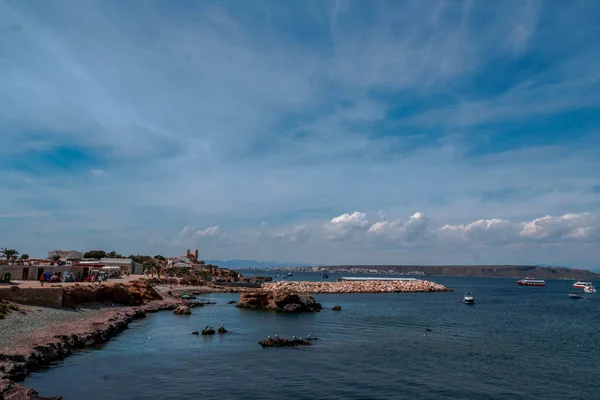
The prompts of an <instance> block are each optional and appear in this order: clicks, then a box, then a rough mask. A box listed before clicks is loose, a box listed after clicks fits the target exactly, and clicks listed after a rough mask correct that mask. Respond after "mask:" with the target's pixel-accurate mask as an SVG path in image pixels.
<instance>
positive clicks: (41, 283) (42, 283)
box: [40, 273, 44, 286]
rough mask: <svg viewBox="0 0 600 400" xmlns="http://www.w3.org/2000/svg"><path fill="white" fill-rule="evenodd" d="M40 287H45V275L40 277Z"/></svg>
mask: <svg viewBox="0 0 600 400" xmlns="http://www.w3.org/2000/svg"><path fill="white" fill-rule="evenodd" d="M40 285H42V286H44V274H43V273H42V274H41V275H40Z"/></svg>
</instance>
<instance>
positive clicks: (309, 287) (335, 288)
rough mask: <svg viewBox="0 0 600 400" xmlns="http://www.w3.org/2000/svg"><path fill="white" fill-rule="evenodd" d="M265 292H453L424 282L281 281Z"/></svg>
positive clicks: (266, 285)
mask: <svg viewBox="0 0 600 400" xmlns="http://www.w3.org/2000/svg"><path fill="white" fill-rule="evenodd" d="M263 290H265V291H273V292H282V291H292V292H296V293H313V294H314V293H397V292H451V291H452V289H448V288H447V287H445V286H442V285H439V284H437V283H434V282H430V281H424V280H419V279H417V280H414V281H378V280H372V281H344V282H307V281H281V282H276V283H265V284H264V285H263Z"/></svg>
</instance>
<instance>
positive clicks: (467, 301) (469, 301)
mask: <svg viewBox="0 0 600 400" xmlns="http://www.w3.org/2000/svg"><path fill="white" fill-rule="evenodd" d="M464 303H465V304H475V296H474V295H473V293H471V292H467V293H465V299H464Z"/></svg>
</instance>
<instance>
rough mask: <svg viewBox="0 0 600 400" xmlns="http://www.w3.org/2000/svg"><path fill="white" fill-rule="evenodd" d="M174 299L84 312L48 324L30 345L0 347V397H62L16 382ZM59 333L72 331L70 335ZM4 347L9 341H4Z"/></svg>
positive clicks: (30, 399)
mask: <svg viewBox="0 0 600 400" xmlns="http://www.w3.org/2000/svg"><path fill="white" fill-rule="evenodd" d="M177 305H178V304H177V302H175V301H173V300H158V301H152V302H150V303H148V304H145V305H142V306H140V307H120V308H115V309H109V310H101V311H95V312H90V313H87V314H86V315H84V316H82V317H81V319H80V320H77V321H74V322H69V323H64V324H56V325H54V326H49V327H47V329H44V331H43V332H40V334H41V335H36V336H33V335H32V337H31V338H30V339H31V340H32V342H31V345H29V346H14V347H13V346H11V347H3V348H2V349H0V351H1V352H0V398H2V399H12V400H34V399H62V397H61V396H58V397H49V398H46V397H41V396H39V395H38V393H37V392H36V391H35V390H33V389H31V388H27V387H25V386H23V385H21V384H19V383H18V382H21V381H23V379H24V378H25V377H26V376H27V375H28V374H29V373H30V372H32V371H35V370H39V369H40V368H43V367H45V366H47V365H49V364H50V363H52V362H55V361H59V360H62V359H64V358H65V357H67V356H69V355H70V354H71V353H72V352H73V350H78V349H83V348H87V347H93V346H96V345H99V344H102V343H106V342H107V341H108V340H110V339H111V338H113V337H114V336H117V335H119V334H120V333H121V332H123V331H124V330H125V329H127V328H128V326H129V324H130V323H131V322H132V321H134V320H137V319H140V318H145V317H146V313H152V312H158V311H161V310H173V309H175V308H176V307H177ZM32 312H33V311H32ZM62 332H71V333H70V334H69V335H65V334H61V333H62ZM5 345H6V346H8V345H9V344H8V343H6V344H5Z"/></svg>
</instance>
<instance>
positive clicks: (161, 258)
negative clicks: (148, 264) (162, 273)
mask: <svg viewBox="0 0 600 400" xmlns="http://www.w3.org/2000/svg"><path fill="white" fill-rule="evenodd" d="M154 258H156V259H157V260H160V261H166V260H167V259H166V258H165V257H163V256H161V255H160V254H158V255H156V256H154Z"/></svg>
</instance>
